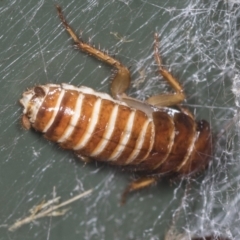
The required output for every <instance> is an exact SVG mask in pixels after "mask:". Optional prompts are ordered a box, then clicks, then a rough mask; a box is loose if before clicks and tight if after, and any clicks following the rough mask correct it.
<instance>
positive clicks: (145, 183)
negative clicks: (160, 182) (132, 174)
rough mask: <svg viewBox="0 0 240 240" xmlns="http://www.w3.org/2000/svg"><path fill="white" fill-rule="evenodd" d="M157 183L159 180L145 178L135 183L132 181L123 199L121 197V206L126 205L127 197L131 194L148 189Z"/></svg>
mask: <svg viewBox="0 0 240 240" xmlns="http://www.w3.org/2000/svg"><path fill="white" fill-rule="evenodd" d="M156 182H157V178H154V177H144V178H139V179H137V180H135V181H132V182H131V183H130V184H129V185H128V186H127V187H126V189H125V190H124V192H123V194H122V197H121V205H123V204H125V202H126V198H127V195H128V194H129V193H130V192H133V191H137V190H139V189H143V188H146V187H148V186H150V185H152V184H154V183H156Z"/></svg>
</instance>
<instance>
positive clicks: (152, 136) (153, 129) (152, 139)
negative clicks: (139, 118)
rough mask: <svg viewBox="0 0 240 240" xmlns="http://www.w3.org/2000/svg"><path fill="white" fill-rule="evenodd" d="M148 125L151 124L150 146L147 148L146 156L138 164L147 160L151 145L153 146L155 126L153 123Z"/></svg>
mask: <svg viewBox="0 0 240 240" xmlns="http://www.w3.org/2000/svg"><path fill="white" fill-rule="evenodd" d="M149 124H151V126H152V135H151V140H150V145H149V148H148V151H147V153H146V155H145V156H144V157H143V158H142V160H141V161H139V163H140V162H143V161H145V160H147V157H148V155H149V153H150V151H151V150H152V148H153V144H154V141H155V126H154V123H153V121H150V122H149Z"/></svg>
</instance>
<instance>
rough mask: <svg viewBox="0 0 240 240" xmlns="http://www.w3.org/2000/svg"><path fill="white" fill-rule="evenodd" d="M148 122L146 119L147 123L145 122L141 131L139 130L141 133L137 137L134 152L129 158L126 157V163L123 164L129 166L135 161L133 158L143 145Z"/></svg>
mask: <svg viewBox="0 0 240 240" xmlns="http://www.w3.org/2000/svg"><path fill="white" fill-rule="evenodd" d="M149 122H150V120H149V119H148V121H145V123H144V125H143V127H142V129H141V133H140V134H139V136H138V139H137V142H136V145H135V148H134V150H133V151H132V153H131V154H130V156H129V157H128V159H127V161H126V162H125V164H130V163H131V162H132V161H133V160H135V158H136V157H137V155H138V154H139V152H140V150H141V148H142V145H143V143H144V140H145V134H146V131H147V128H148V124H149Z"/></svg>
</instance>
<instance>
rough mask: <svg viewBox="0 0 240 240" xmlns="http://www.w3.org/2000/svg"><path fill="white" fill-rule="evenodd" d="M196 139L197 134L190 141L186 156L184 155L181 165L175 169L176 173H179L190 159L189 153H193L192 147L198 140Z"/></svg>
mask: <svg viewBox="0 0 240 240" xmlns="http://www.w3.org/2000/svg"><path fill="white" fill-rule="evenodd" d="M198 137H199V132H196V134H195V136H194V138H193V140H192V143H191V144H190V146H189V147H188V151H187V153H186V155H185V157H184V159H183V161H182V163H181V165H180V166H178V167H177V172H178V171H180V170H181V168H182V167H183V166H184V165H185V164H186V163H187V162H188V159H189V157H190V155H191V153H192V151H193V147H194V145H195V142H196V140H197V139H198Z"/></svg>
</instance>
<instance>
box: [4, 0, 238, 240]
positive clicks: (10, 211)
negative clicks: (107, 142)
mask: <svg viewBox="0 0 240 240" xmlns="http://www.w3.org/2000/svg"><path fill="white" fill-rule="evenodd" d="M55 3H56V2H55V1H51V0H41V1H39V0H38V1H33V0H16V1H14V0H9V1H5V0H2V1H0V81H1V87H0V106H1V108H0V128H1V134H0V156H1V161H0V239H1V240H2V239H4V240H5V239H13V240H17V239H26V240H27V239H51V240H53V239H69V240H72V239H131V240H140V239H154V240H155V239H156V240H157V239H164V234H165V233H166V232H167V231H168V229H169V228H170V226H171V223H172V221H173V219H174V216H175V215H176V211H177V209H178V208H180V213H179V214H178V216H177V218H176V219H175V220H176V227H177V228H178V231H179V232H181V233H182V232H185V234H186V237H187V238H186V239H190V236H191V235H193V234H198V235H202V234H205V233H209V232H217V233H226V234H228V235H229V236H234V237H236V238H235V239H239V236H240V234H239V216H238V212H239V209H240V206H239V200H238V198H239V178H238V172H239V169H240V168H239V163H238V162H239V161H238V159H239V156H238V155H239V154H238V153H239V150H238V140H237V135H238V127H236V126H238V121H237V117H234V116H237V115H236V113H237V109H238V108H237V106H235V101H234V100H235V99H234V95H233V94H232V91H231V88H232V83H233V82H234V84H235V85H234V86H235V87H234V90H235V94H238V85H239V84H238V76H239V75H238V74H239V58H240V53H239V24H240V22H239V18H240V14H239V9H240V6H239V4H238V3H237V1H219V0H216V1H203V0H202V1H201V0H181V1H180V0H179V1H170V0H169V1H159V0H145V1H143V0H129V1H127V0H122V1H120V0H119V1H117V0H110V1H108V0H98V1H97V0H89V1H83V0H80V1H77V0H61V1H59V2H57V3H58V4H60V5H61V6H62V7H63V10H64V12H65V15H66V17H67V19H68V21H69V22H70V23H71V24H72V26H73V27H74V29H75V30H76V31H77V33H79V34H80V33H82V35H83V38H84V39H85V40H86V41H90V42H91V43H92V44H95V45H96V46H98V44H100V48H101V49H103V50H108V51H109V53H110V54H112V55H116V57H117V58H118V59H119V60H121V61H122V62H123V63H124V64H125V65H126V66H129V67H130V69H131V72H132V78H133V82H132V83H133V87H132V88H131V89H130V91H129V95H130V96H132V97H137V98H139V99H142V100H144V99H145V98H147V97H148V96H150V95H152V94H157V93H159V92H166V91H169V89H168V88H167V87H166V86H165V84H163V83H164V82H163V81H161V78H160V77H159V76H157V75H156V68H155V65H154V64H155V62H154V59H153V34H154V32H157V33H159V34H160V42H161V47H160V50H161V53H162V56H163V61H164V64H165V65H166V67H168V68H169V69H171V71H172V73H173V74H174V75H175V76H177V77H178V78H179V79H180V81H181V83H182V84H183V86H184V88H185V91H186V94H187V96H188V99H187V101H186V102H184V105H185V106H187V107H189V108H190V109H191V111H192V112H193V113H194V114H195V115H196V117H197V118H198V119H201V118H204V119H206V120H208V121H209V122H210V124H211V126H212V129H213V132H214V136H215V137H214V140H215V154H214V156H213V158H212V160H213V161H212V163H211V164H210V167H209V168H208V169H207V170H206V172H204V173H202V174H201V175H199V176H196V178H195V180H193V181H191V182H190V184H189V185H188V187H186V186H187V185H186V182H183V181H181V180H176V181H175V182H173V183H172V182H170V181H167V180H162V181H161V182H160V183H159V184H157V185H156V186H153V187H151V188H149V189H146V190H143V191H140V192H138V193H135V194H132V195H131V196H130V197H129V199H128V201H127V204H126V205H125V206H123V207H120V206H119V200H120V196H121V193H122V191H123V189H124V188H125V186H126V185H127V184H128V182H129V181H130V180H131V179H132V178H133V174H131V173H126V172H123V171H121V170H119V169H115V168H112V167H107V166H102V165H99V164H97V163H96V164H87V165H84V164H83V163H82V162H80V161H78V159H77V158H76V157H75V156H74V155H73V154H72V153H69V152H65V151H63V150H61V149H59V147H58V146H56V145H55V144H52V143H50V142H47V141H46V140H45V139H44V138H42V137H41V135H40V134H38V133H36V132H34V131H25V130H23V129H22V127H21V124H20V116H21V111H22V109H21V107H20V106H19V104H18V100H19V98H20V97H21V94H22V92H23V91H24V90H26V88H28V87H31V86H34V85H36V84H45V83H61V82H67V83H71V84H74V85H76V86H80V85H85V86H89V87H92V88H94V89H96V90H98V91H104V92H108V90H109V77H110V75H111V69H110V68H109V67H108V66H105V65H104V64H103V63H101V62H98V61H96V60H94V59H91V58H90V57H89V56H86V55H84V54H83V53H79V52H78V51H77V50H75V49H74V47H73V45H72V41H71V40H70V39H69V37H68V35H67V34H66V33H65V32H64V30H63V28H62V26H61V25H60V21H59V19H58V17H57V14H56V10H55V8H54V4H55ZM113 33H118V34H119V35H120V36H122V38H121V39H119V38H117V37H116V34H115V35H114V34H113ZM238 96H239V95H238ZM53 187H55V188H56V192H57V195H58V196H61V199H62V200H66V199H68V198H70V197H72V196H75V195H77V194H79V193H80V192H82V191H85V190H88V189H94V191H93V193H92V194H91V195H90V196H89V197H87V198H84V199H82V200H79V201H77V202H75V203H73V204H72V205H71V209H70V210H69V211H68V212H67V213H66V215H64V216H62V217H56V218H51V217H47V218H43V219H41V220H38V221H36V222H33V223H31V224H28V225H25V226H23V227H22V228H20V229H18V230H16V231H15V232H9V231H8V230H7V226H9V225H11V224H12V223H14V222H15V220H16V219H19V218H21V217H23V216H26V215H28V211H29V209H30V208H31V207H32V206H34V205H35V204H37V203H40V202H41V200H42V199H44V198H45V199H50V198H52V192H53ZM186 188H187V189H188V190H187V191H186ZM184 192H185V195H184ZM186 192H187V193H186ZM174 239H175V238H174ZM179 239H181V238H179Z"/></svg>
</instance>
